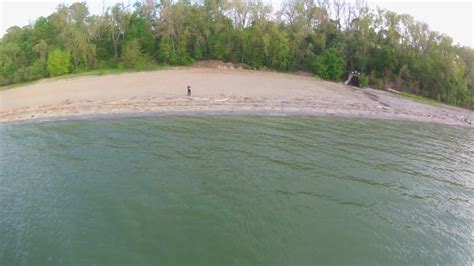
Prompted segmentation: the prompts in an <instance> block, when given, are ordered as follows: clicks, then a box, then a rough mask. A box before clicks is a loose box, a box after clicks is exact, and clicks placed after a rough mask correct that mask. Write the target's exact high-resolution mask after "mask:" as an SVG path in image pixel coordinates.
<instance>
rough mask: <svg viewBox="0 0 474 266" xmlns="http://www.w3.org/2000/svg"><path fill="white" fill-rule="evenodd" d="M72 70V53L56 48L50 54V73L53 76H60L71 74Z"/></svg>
mask: <svg viewBox="0 0 474 266" xmlns="http://www.w3.org/2000/svg"><path fill="white" fill-rule="evenodd" d="M70 68H71V53H70V52H69V51H61V50H60V49H58V48H56V49H54V50H53V51H51V52H50V53H49V56H48V71H49V74H51V76H60V75H64V74H67V73H69V69H70Z"/></svg>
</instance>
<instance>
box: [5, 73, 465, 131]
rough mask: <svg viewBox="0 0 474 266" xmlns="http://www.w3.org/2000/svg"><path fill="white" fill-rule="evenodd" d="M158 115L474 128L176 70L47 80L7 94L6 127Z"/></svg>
mask: <svg viewBox="0 0 474 266" xmlns="http://www.w3.org/2000/svg"><path fill="white" fill-rule="evenodd" d="M187 85H191V86H192V96H191V97H187V96H186V86H187ZM153 113H155V114H158V113H173V114H180V113H213V114H215V113H217V114H218V113H246V114H252V113H255V114H284V115H302V114H303V115H328V116H348V117H369V118H380V119H397V120H410V121H421V122H433V123H441V124H450V125H462V126H474V125H473V123H474V122H473V121H474V112H473V111H470V110H466V109H462V108H455V107H451V106H447V105H442V104H440V105H439V106H432V105H428V104H424V103H419V102H416V101H412V100H409V99H405V98H402V97H400V96H398V95H396V94H393V93H389V92H385V91H378V90H373V89H359V88H353V87H350V86H345V85H342V84H338V83H334V82H328V81H320V80H317V79H315V78H312V77H306V76H300V75H293V74H282V73H273V72H262V71H247V70H217V69H204V68H175V69H168V70H162V71H154V72H139V73H126V74H117V75H106V76H85V77H76V78H70V79H46V80H42V81H39V82H36V83H33V84H30V85H26V86H23V87H17V88H12V89H7V90H2V91H0V123H5V122H14V121H27V120H55V119H65V118H74V117H92V116H101V115H140V114H153Z"/></svg>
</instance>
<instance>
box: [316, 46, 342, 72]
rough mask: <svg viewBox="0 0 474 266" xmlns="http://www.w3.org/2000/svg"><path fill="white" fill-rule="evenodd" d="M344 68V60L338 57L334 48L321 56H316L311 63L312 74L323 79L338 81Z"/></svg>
mask: <svg viewBox="0 0 474 266" xmlns="http://www.w3.org/2000/svg"><path fill="white" fill-rule="evenodd" d="M345 67H346V62H345V61H344V58H342V57H341V56H339V54H338V52H337V50H336V49H335V48H329V49H327V50H326V51H325V52H324V54H323V55H320V56H316V57H315V60H314V62H313V72H314V74H316V75H318V76H320V77H322V78H324V79H331V80H338V79H339V78H340V77H341V75H342V73H344V68H345Z"/></svg>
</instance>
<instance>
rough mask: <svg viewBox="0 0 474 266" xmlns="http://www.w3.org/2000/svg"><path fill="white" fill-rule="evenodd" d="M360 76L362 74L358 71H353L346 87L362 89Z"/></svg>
mask: <svg viewBox="0 0 474 266" xmlns="http://www.w3.org/2000/svg"><path fill="white" fill-rule="evenodd" d="M359 76H360V72H358V71H351V73H349V77H348V78H347V80H346V81H345V82H344V84H345V85H349V84H350V85H352V86H354V87H360V81H359Z"/></svg>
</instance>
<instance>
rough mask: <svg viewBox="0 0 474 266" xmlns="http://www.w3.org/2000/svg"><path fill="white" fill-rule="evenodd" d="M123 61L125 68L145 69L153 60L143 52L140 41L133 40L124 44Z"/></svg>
mask: <svg viewBox="0 0 474 266" xmlns="http://www.w3.org/2000/svg"><path fill="white" fill-rule="evenodd" d="M121 61H122V66H123V67H125V68H135V69H143V68H145V66H146V65H147V64H149V62H150V61H151V60H150V59H149V58H148V57H147V56H146V55H144V54H143V53H142V51H141V45H140V42H139V41H138V40H133V41H130V42H128V43H126V44H125V45H124V46H123V50H122V57H121Z"/></svg>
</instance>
